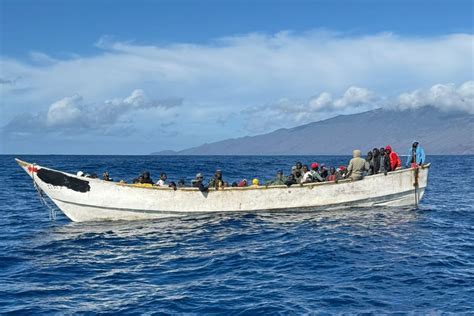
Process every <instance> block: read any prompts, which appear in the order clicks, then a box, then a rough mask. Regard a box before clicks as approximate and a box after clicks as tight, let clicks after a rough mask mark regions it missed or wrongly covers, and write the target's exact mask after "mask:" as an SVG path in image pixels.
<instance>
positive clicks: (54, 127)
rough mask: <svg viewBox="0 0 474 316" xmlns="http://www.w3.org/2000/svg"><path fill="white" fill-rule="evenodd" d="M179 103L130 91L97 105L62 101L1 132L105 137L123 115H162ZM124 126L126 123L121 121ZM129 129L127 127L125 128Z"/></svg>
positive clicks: (76, 97) (75, 99)
mask: <svg viewBox="0 0 474 316" xmlns="http://www.w3.org/2000/svg"><path fill="white" fill-rule="evenodd" d="M181 102H182V100H181V99H165V100H151V99H149V98H148V97H147V95H146V94H145V93H144V91H143V90H138V89H137V90H134V91H133V92H132V93H131V95H130V96H128V97H126V98H123V99H120V98H115V99H111V100H106V101H105V102H103V103H101V104H86V103H84V99H83V97H82V96H80V95H74V96H71V97H65V98H62V99H60V100H58V101H56V102H54V103H52V104H51V105H50V106H49V108H48V110H47V111H46V112H38V113H34V114H20V115H17V116H15V117H14V118H13V119H12V120H10V122H8V123H7V124H6V125H5V126H4V128H3V130H4V132H7V133H10V134H11V133H22V134H24V135H27V134H28V133H33V132H43V133H49V132H54V133H70V132H73V133H77V132H78V131H81V132H83V133H92V134H94V133H99V134H104V135H105V134H109V133H110V131H111V128H112V129H113V128H114V127H115V126H116V125H119V124H120V123H123V122H122V121H121V118H123V117H124V115H125V114H127V113H132V114H133V115H136V114H137V111H139V110H149V109H160V110H161V111H166V110H168V109H171V108H173V107H177V106H180V105H181ZM125 123H127V120H125ZM125 127H127V128H128V127H129V126H125Z"/></svg>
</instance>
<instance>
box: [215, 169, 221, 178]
mask: <svg viewBox="0 0 474 316" xmlns="http://www.w3.org/2000/svg"><path fill="white" fill-rule="evenodd" d="M214 177H216V179H222V170H216V173H214Z"/></svg>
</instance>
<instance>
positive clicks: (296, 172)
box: [291, 162, 303, 183]
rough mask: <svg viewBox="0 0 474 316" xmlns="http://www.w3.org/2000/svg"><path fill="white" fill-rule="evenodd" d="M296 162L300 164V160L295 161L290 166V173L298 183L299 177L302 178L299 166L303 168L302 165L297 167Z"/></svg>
mask: <svg viewBox="0 0 474 316" xmlns="http://www.w3.org/2000/svg"><path fill="white" fill-rule="evenodd" d="M298 164H300V165H301V162H299V163H298V162H297V163H296V165H295V166H293V167H291V174H292V175H293V177H294V178H295V181H296V182H298V183H300V182H301V179H303V174H302V173H301V168H303V166H301V168H298V166H297V165H298Z"/></svg>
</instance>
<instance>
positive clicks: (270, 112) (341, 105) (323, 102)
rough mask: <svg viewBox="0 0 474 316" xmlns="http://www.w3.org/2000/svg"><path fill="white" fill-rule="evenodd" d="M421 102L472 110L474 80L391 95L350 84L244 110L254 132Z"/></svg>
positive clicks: (447, 108) (444, 107) (449, 109)
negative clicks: (343, 88) (333, 91)
mask: <svg viewBox="0 0 474 316" xmlns="http://www.w3.org/2000/svg"><path fill="white" fill-rule="evenodd" d="M423 106H433V107H435V108H438V109H440V110H443V111H453V110H455V111H463V112H466V113H469V114H474V81H467V82H465V83H463V84H461V85H460V86H459V87H456V85H454V84H435V85H433V86H432V87H431V88H429V89H419V90H414V91H411V92H406V93H401V94H400V95H399V96H397V97H393V98H390V97H388V96H386V95H378V94H376V93H375V92H373V91H370V90H368V89H365V88H359V87H349V88H348V89H347V90H346V91H345V92H344V93H343V95H342V96H341V97H340V98H334V97H333V96H332V95H331V94H330V93H329V92H322V93H321V94H319V95H318V96H315V97H312V98H309V99H308V100H301V99H288V98H285V99H280V100H278V101H277V102H274V103H270V104H267V105H263V106H257V107H252V108H249V109H246V110H245V111H243V114H244V115H245V117H246V120H245V122H246V126H247V128H248V129H249V130H250V131H251V132H253V133H261V132H264V131H268V130H269V129H271V128H272V127H273V128H275V127H294V126H297V125H301V124H305V123H309V122H314V121H319V120H322V119H326V118H329V117H333V116H335V115H336V114H354V113H359V112H363V111H369V110H373V109H377V108H388V109H399V110H405V109H416V108H419V107H423Z"/></svg>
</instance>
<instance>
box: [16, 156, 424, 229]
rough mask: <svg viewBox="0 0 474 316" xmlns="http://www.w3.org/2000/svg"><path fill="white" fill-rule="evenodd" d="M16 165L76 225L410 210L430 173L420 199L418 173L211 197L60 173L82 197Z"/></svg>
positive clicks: (27, 167)
mask: <svg viewBox="0 0 474 316" xmlns="http://www.w3.org/2000/svg"><path fill="white" fill-rule="evenodd" d="M17 161H18V163H19V164H20V166H21V167H22V168H23V169H24V170H25V171H26V172H27V173H28V174H29V175H30V176H31V177H32V178H33V180H34V182H35V183H36V185H37V186H38V187H39V188H40V189H41V190H43V191H44V192H45V193H46V194H47V195H48V197H49V198H50V199H51V200H52V201H53V202H54V203H55V204H56V205H57V206H58V208H59V209H61V211H63V212H64V214H65V215H66V216H67V217H69V218H70V219H71V220H72V221H76V222H83V221H101V220H143V219H156V218H167V217H179V216H192V215H197V214H204V213H225V212H256V211H313V210H314V211H316V210H322V209H323V210H330V209H341V208H350V207H371V206H377V205H384V206H395V207H410V206H415V205H416V204H417V202H419V201H420V200H421V198H422V197H423V194H424V190H425V188H426V185H427V182H428V170H429V165H426V166H424V167H422V168H420V169H419V175H418V188H417V190H416V193H417V194H416V195H415V187H414V183H415V172H414V169H403V170H399V171H395V172H391V173H389V174H388V175H386V176H385V175H383V174H381V175H375V176H370V177H366V178H365V179H364V180H361V181H349V180H346V181H340V182H339V183H315V184H305V185H302V186H300V185H294V186H291V187H289V188H288V187H286V186H271V187H247V188H225V189H224V190H219V191H215V190H210V191H209V192H208V193H202V192H200V191H198V190H197V189H195V188H185V189H178V190H176V191H174V190H172V189H169V188H160V187H137V186H134V185H124V184H118V183H113V182H106V181H102V180H98V179H88V178H81V177H76V176H75V175H71V174H67V173H61V174H63V175H64V176H65V177H67V178H68V179H69V180H70V181H71V180H73V181H76V180H75V179H79V180H84V181H86V182H88V187H90V190H89V191H87V192H79V191H75V190H73V189H70V188H68V187H66V186H57V185H51V184H48V183H45V182H44V181H43V180H42V179H40V178H39V177H38V176H37V172H35V171H34V170H35V168H36V170H40V169H45V170H44V171H48V170H50V171H51V172H59V171H55V170H52V169H48V168H44V167H41V166H37V165H34V168H33V167H32V166H33V165H31V164H29V163H26V162H23V161H20V160H17ZM73 178H74V179H73ZM47 181H49V180H47ZM70 181H69V182H70ZM66 182H67V181H66Z"/></svg>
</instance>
